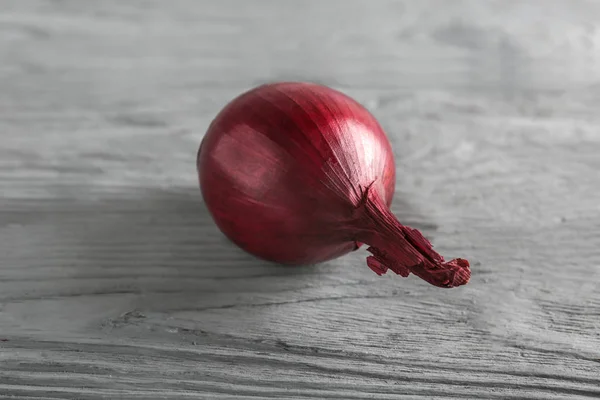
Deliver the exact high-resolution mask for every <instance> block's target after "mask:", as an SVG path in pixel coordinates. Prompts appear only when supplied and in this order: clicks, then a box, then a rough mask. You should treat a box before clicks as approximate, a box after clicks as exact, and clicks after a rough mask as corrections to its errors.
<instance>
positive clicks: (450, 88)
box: [0, 0, 600, 400]
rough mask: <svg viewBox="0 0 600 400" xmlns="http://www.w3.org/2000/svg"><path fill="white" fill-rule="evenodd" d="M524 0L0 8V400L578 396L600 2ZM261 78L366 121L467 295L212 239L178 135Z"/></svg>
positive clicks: (597, 349)
mask: <svg viewBox="0 0 600 400" xmlns="http://www.w3.org/2000/svg"><path fill="white" fill-rule="evenodd" d="M541 3H542V2H540V1H537V0H535V1H533V0H532V1H529V2H520V1H485V2H484V1H452V2H449V1H445V0H439V1H424V0H419V1H405V2H400V1H396V2H393V1H383V0H381V1H369V2H367V1H341V0H340V1H318V0H311V1H275V0H272V1H267V0H265V1H241V0H240V1H233V0H219V1H191V0H190V1H120V0H113V1H92V0H88V1H75V0H73V1H68V0H63V1H59V0H55V1H29V0H12V1H11V0H9V1H7V0H2V1H0V340H1V341H0V399H15V398H16V399H147V400H151V399H184V398H185V399H187V398H197V399H257V398H274V399H308V398H311V399H400V398H402V399H420V398H428V399H433V398H435V399H442V398H461V399H476V398H482V399H483V398H485V399H517V398H518V399H584V398H600V177H599V170H600V156H599V155H598V154H599V153H600V116H599V115H598V108H599V107H600V3H599V2H591V1H589V2H588V1H583V0H580V1H569V0H565V1H550V0H548V1H544V2H543V3H544V4H543V6H542V5H541ZM280 79H304V80H314V81H318V82H322V83H326V84H329V85H331V86H333V87H335V88H338V89H340V90H343V91H344V92H346V93H348V94H349V95H351V96H354V97H355V98H356V99H358V100H359V101H361V102H363V103H364V104H365V105H366V106H367V107H368V108H369V109H371V110H372V112H373V113H374V114H375V115H376V116H377V117H378V118H379V119H380V121H381V123H382V125H383V126H384V127H385V129H386V131H387V132H388V133H389V135H390V137H391V140H392V141H393V144H394V150H395V152H396V155H397V160H398V192H397V194H396V200H395V203H394V207H393V210H394V212H396V213H397V214H398V215H399V216H400V218H401V221H403V222H404V223H406V224H409V225H413V226H415V227H418V228H421V229H422V230H423V232H424V233H425V234H426V235H427V236H429V237H431V238H432V239H433V240H434V243H435V244H436V248H437V249H438V250H439V251H440V252H441V253H442V254H444V255H446V256H447V257H456V256H463V257H466V258H469V259H470V260H471V261H472V265H473V277H472V280H471V282H470V283H469V285H467V286H465V287H461V288H458V289H452V290H441V289H438V288H435V287H432V286H429V285H428V284H426V283H425V282H423V281H421V280H419V279H417V278H414V277H410V278H408V279H402V278H401V277H399V276H395V275H393V274H392V275H387V276H384V277H377V276H376V275H375V274H374V273H372V272H371V271H370V270H369V269H368V268H367V267H366V265H365V257H366V255H367V254H366V252H365V251H364V250H361V251H358V252H356V253H354V254H352V255H349V256H347V257H344V258H342V259H339V260H336V261H333V262H330V263H327V264H324V265H319V266H313V267H306V268H297V269H294V268H284V267H279V266H276V265H269V264H267V263H265V262H261V261H257V260H255V259H253V258H252V257H250V256H248V255H246V254H244V253H242V252H241V251H240V250H237V249H236V248H234V247H233V246H232V245H231V244H229V243H228V242H227V241H226V240H225V239H224V238H223V236H222V235H220V234H219V232H218V231H217V230H216V228H215V227H214V225H213V224H212V222H211V220H210V217H209V216H208V215H207V212H206V210H205V208H204V207H203V204H202V201H201V198H200V194H199V190H198V188H197V181H196V172H195V164H194V162H195V154H196V149H197V146H198V144H199V142H200V140H201V138H202V135H203V132H204V131H205V129H206V127H207V125H208V123H209V122H210V120H211V119H212V117H213V116H214V115H215V114H216V113H217V112H218V110H219V109H220V108H221V107H222V106H223V105H224V104H225V103H226V102H227V101H228V100H229V99H231V98H232V97H233V96H235V95H236V94H238V93H240V92H241V91H243V90H245V89H248V88H249V87H251V86H254V85H256V84H259V83H262V82H265V81H270V80H280Z"/></svg>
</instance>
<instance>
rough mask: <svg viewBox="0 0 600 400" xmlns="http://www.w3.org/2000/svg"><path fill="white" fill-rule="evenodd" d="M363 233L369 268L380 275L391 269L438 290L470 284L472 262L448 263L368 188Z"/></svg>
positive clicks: (361, 218)
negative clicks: (369, 254) (425, 282)
mask: <svg viewBox="0 0 600 400" xmlns="http://www.w3.org/2000/svg"><path fill="white" fill-rule="evenodd" d="M356 211H357V216H358V218H359V221H360V222H359V224H360V226H361V229H360V230H359V233H358V234H357V237H356V240H357V241H358V242H362V243H366V244H368V245H369V246H370V247H369V248H367V251H369V252H370V253H372V254H373V255H372V256H369V257H367V265H368V266H369V268H371V269H372V270H373V271H374V272H375V273H377V274H378V275H382V274H385V273H386V272H387V270H388V269H390V270H392V271H394V272H395V273H396V274H399V275H401V276H403V277H407V276H408V275H409V274H410V273H413V274H414V275H416V276H418V277H419V278H421V279H423V280H425V281H427V282H429V283H430V284H432V285H434V286H438V287H444V288H451V287H456V286H461V285H464V284H466V283H467V282H468V281H469V279H470V277H471V270H470V268H469V262H468V261H467V260H465V259H462V258H457V259H454V260H451V261H444V258H443V257H442V256H441V255H440V254H438V253H437V252H436V251H435V250H433V246H432V244H431V243H430V242H429V241H428V240H427V239H426V238H425V237H424V236H423V235H422V234H421V232H419V231H418V230H416V229H412V228H410V227H408V226H405V225H402V224H401V223H400V222H399V221H398V219H397V218H396V217H395V216H394V214H393V213H392V212H391V211H390V209H389V207H388V206H387V205H386V204H385V202H384V201H383V200H382V199H381V197H380V196H379V195H378V193H377V191H376V190H374V189H372V188H371V187H368V188H367V189H366V191H365V192H364V195H363V201H362V204H361V205H360V206H359V208H358V209H357V210H356Z"/></svg>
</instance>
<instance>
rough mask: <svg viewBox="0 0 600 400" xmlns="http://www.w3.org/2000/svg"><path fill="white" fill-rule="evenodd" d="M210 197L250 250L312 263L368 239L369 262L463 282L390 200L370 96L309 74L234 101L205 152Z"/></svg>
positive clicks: (459, 271)
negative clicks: (315, 80)
mask: <svg viewBox="0 0 600 400" xmlns="http://www.w3.org/2000/svg"><path fill="white" fill-rule="evenodd" d="M197 168H198V175H199V182H200V188H201V191H202V196H203V198H204V201H205V203H206V205H207V207H208V210H209V212H210V213H211V215H212V217H213V219H214V221H215V223H216V224H217V226H218V227H219V229H220V230H221V231H222V232H223V233H224V234H225V235H226V236H227V237H228V238H229V239H230V240H231V241H233V242H234V243H235V244H237V245H238V246H239V247H241V248H242V249H244V250H245V251H247V252H249V253H251V254H253V255H255V256H257V257H260V258H263V259H266V260H269V261H274V262H278V263H281V264H289V265H301V264H314V263H319V262H323V261H327V260H331V259H334V258H337V257H340V256H342V255H344V254H346V253H349V252H351V251H353V250H356V249H357V248H358V247H359V246H360V244H361V243H367V244H369V245H370V247H369V248H368V250H369V251H370V252H371V253H373V256H370V257H368V258H367V264H368V265H369V267H370V268H371V269H372V270H373V271H375V272H376V273H378V274H380V275H381V274H383V273H385V272H386V271H387V269H391V270H393V271H394V272H396V273H398V274H400V275H402V276H408V274H409V273H410V272H412V273H413V274H415V275H417V276H419V277H421V278H422V279H424V280H426V281H428V282H429V283H431V284H433V285H435V286H440V287H454V286H459V285H462V284H465V283H467V282H468V280H469V277H470V269H469V264H468V262H467V261H466V260H462V259H458V260H453V261H450V262H448V263H446V262H444V259H443V258H442V257H441V256H440V255H439V254H437V253H436V252H435V251H433V249H432V248H431V244H430V243H429V242H428V241H427V240H426V239H425V238H424V237H423V236H422V235H421V234H420V233H419V232H418V231H415V230H412V229H411V228H408V227H405V226H403V225H402V224H400V223H399V222H398V221H397V219H396V218H395V217H394V216H393V214H392V213H391V211H390V210H389V207H390V205H391V202H392V198H393V195H394V189H395V163H394V157H393V152H392V148H391V145H390V143H389V141H388V139H387V136H386V134H385V133H384V131H383V129H382V128H381V126H380V125H379V123H378V122H377V120H376V119H375V118H374V117H373V116H372V115H371V113H369V111H368V110H366V109H365V108H364V107H363V106H362V105H360V104H359V103H357V102H356V101H355V100H353V99H351V98H350V97H348V96H346V95H344V94H342V93H341V92H338V91H336V90H333V89H331V88H328V87H325V86H321V85H317V84H312V83H303V82H281V83H273V84H267V85H262V86H259V87H257V88H254V89H252V90H250V91H248V92H245V93H243V94H241V95H240V96H238V97H237V98H235V99H234V100H232V101H231V102H230V103H229V104H228V105H227V106H225V108H224V109H223V110H222V111H221V112H220V113H219V114H218V115H217V116H216V118H215V119H214V120H213V121H212V123H211V124H210V126H209V128H208V131H207V133H206V135H205V136H204V139H203V140H202V143H201V145H200V149H199V151H198V159H197Z"/></svg>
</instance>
